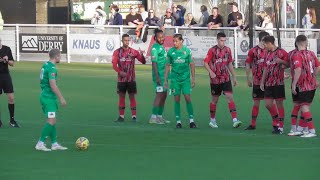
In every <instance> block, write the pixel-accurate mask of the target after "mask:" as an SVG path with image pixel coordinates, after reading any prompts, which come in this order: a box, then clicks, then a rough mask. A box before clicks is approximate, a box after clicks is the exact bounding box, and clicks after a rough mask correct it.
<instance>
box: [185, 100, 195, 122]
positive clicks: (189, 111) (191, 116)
mask: <svg viewBox="0 0 320 180" xmlns="http://www.w3.org/2000/svg"><path fill="white" fill-rule="evenodd" d="M186 105H187V111H188V114H189V119H193V106H192V103H191V102H187V103H186Z"/></svg>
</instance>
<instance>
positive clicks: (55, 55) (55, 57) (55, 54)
mask: <svg viewBox="0 0 320 180" xmlns="http://www.w3.org/2000/svg"><path fill="white" fill-rule="evenodd" d="M49 58H50V60H51V61H54V62H55V63H59V62H60V59H61V52H60V50H59V49H51V50H50V51H49Z"/></svg>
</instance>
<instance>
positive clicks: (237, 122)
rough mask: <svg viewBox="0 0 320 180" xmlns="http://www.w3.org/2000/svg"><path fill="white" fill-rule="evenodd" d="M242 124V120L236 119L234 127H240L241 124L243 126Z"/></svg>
mask: <svg viewBox="0 0 320 180" xmlns="http://www.w3.org/2000/svg"><path fill="white" fill-rule="evenodd" d="M241 124H242V122H241V121H239V120H237V121H234V122H233V127H234V128H238V127H240V126H241Z"/></svg>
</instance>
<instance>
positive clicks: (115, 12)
mask: <svg viewBox="0 0 320 180" xmlns="http://www.w3.org/2000/svg"><path fill="white" fill-rule="evenodd" d="M110 11H111V14H112V15H111V18H110V20H109V25H123V19H122V15H121V14H120V13H119V7H118V6H117V5H111V6H110Z"/></svg>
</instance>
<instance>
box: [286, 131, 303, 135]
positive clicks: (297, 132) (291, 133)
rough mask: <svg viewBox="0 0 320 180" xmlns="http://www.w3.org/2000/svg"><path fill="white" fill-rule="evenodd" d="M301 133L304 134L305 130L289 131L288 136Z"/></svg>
mask: <svg viewBox="0 0 320 180" xmlns="http://www.w3.org/2000/svg"><path fill="white" fill-rule="evenodd" d="M301 135H303V132H301V131H293V130H291V131H290V132H289V133H288V136H301Z"/></svg>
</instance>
